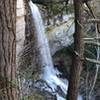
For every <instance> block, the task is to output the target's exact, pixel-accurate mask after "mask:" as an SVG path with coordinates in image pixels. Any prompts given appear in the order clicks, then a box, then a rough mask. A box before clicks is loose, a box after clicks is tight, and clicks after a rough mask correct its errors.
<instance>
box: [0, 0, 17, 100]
mask: <svg viewBox="0 0 100 100" xmlns="http://www.w3.org/2000/svg"><path fill="white" fill-rule="evenodd" d="M0 100H18V99H17V95H16V0H0Z"/></svg>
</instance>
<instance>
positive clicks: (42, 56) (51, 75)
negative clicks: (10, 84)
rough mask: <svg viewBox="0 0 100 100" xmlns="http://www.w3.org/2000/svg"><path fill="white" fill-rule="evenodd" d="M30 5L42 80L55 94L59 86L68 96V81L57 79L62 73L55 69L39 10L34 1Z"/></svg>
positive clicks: (62, 99)
mask: <svg viewBox="0 0 100 100" xmlns="http://www.w3.org/2000/svg"><path fill="white" fill-rule="evenodd" d="M29 5H30V9H31V13H32V18H33V23H34V26H35V32H34V36H35V39H36V40H35V42H36V45H37V49H36V50H37V51H38V59H39V66H42V68H43V74H42V75H41V78H42V79H43V80H45V81H46V82H47V83H48V85H49V86H50V87H51V88H52V90H53V92H55V91H56V90H57V87H58V86H59V87H60V88H61V89H62V91H63V92H64V93H65V94H66V92H67V87H68V81H67V80H66V79H61V78H59V77H57V74H59V73H60V72H58V71H57V70H56V69H54V66H53V62H52V57H51V53H50V48H49V43H48V39H47V37H46V34H45V28H44V25H43V20H42V18H41V14H40V12H39V9H38V7H37V6H36V5H35V4H33V3H32V1H30V2H29ZM56 97H57V100H64V98H62V97H61V96H60V95H59V94H58V93H56ZM79 100H81V99H79Z"/></svg>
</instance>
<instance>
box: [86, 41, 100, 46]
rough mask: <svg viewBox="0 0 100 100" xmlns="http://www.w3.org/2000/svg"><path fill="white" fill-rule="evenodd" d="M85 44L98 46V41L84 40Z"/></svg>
mask: <svg viewBox="0 0 100 100" xmlns="http://www.w3.org/2000/svg"><path fill="white" fill-rule="evenodd" d="M84 43H85V44H88V45H94V46H99V47H100V43H97V42H94V41H84Z"/></svg>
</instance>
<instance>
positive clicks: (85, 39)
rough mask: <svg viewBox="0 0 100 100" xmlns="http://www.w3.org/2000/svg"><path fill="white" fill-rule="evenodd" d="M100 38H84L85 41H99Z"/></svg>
mask: <svg viewBox="0 0 100 100" xmlns="http://www.w3.org/2000/svg"><path fill="white" fill-rule="evenodd" d="M99 39H100V37H94V38H84V40H99Z"/></svg>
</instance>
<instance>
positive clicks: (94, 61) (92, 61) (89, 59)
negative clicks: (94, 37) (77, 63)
mask: <svg viewBox="0 0 100 100" xmlns="http://www.w3.org/2000/svg"><path fill="white" fill-rule="evenodd" d="M84 60H86V61H88V62H91V63H95V64H99V65H100V61H99V60H95V59H91V58H84Z"/></svg>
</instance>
